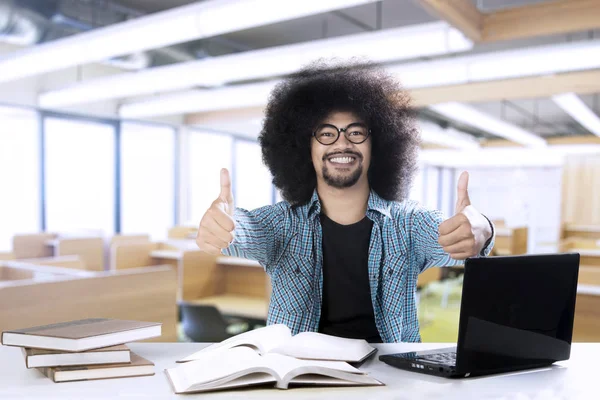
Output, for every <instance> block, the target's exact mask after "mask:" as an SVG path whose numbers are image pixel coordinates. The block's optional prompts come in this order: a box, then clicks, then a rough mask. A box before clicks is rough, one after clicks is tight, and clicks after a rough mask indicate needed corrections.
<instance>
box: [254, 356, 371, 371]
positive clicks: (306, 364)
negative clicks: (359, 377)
mask: <svg viewBox="0 0 600 400" xmlns="http://www.w3.org/2000/svg"><path fill="white" fill-rule="evenodd" d="M261 359H262V362H263V365H264V366H265V367H268V368H270V369H272V370H273V371H275V372H276V373H277V375H278V376H279V377H284V376H286V375H288V374H290V373H292V372H294V371H297V370H298V369H300V368H307V369H310V370H317V369H319V368H322V369H331V370H337V371H344V372H349V373H353V374H363V373H364V372H362V371H361V370H359V369H356V368H354V367H353V366H351V365H350V364H348V363H346V362H343V361H320V360H299V359H297V358H293V357H288V356H284V355H281V354H275V353H269V354H266V355H264V356H262V357H261Z"/></svg>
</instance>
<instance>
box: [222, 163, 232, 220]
mask: <svg viewBox="0 0 600 400" xmlns="http://www.w3.org/2000/svg"><path fill="white" fill-rule="evenodd" d="M219 199H220V200H221V201H223V202H224V203H227V206H228V207H227V212H228V213H229V214H232V213H233V192H232V191H231V178H230V177H229V171H228V170H227V168H223V169H221V193H220V194H219Z"/></svg>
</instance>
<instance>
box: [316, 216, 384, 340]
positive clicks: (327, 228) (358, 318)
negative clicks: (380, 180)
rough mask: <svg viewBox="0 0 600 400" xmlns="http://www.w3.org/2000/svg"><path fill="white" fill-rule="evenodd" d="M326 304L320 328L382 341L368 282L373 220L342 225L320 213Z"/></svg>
mask: <svg viewBox="0 0 600 400" xmlns="http://www.w3.org/2000/svg"><path fill="white" fill-rule="evenodd" d="M321 226H322V228H323V304H322V308H321V322H320V324H319V332H322V333H326V334H328V335H334V336H341V337H347V338H353V339H365V340H366V341H368V342H370V343H381V337H380V336H379V332H378V331H377V327H376V325H375V316H374V313H373V304H372V302H371V289H370V284H369V264H368V262H369V244H370V241H371V229H372V227H373V221H371V220H370V219H369V218H367V217H365V218H363V219H362V220H361V221H359V222H357V223H355V224H351V225H340V224H338V223H336V222H334V221H332V220H331V219H329V218H328V217H327V216H326V215H324V214H321Z"/></svg>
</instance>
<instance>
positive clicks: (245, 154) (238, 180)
mask: <svg viewBox="0 0 600 400" xmlns="http://www.w3.org/2000/svg"><path fill="white" fill-rule="evenodd" d="M235 167H236V168H235V177H234V179H233V182H234V183H235V192H234V193H235V205H236V207H241V208H245V209H247V210H252V209H254V208H258V207H262V206H266V205H269V204H272V203H273V185H272V184H271V180H272V178H271V173H270V172H269V169H268V168H267V167H266V166H265V165H264V164H263V162H262V156H261V151H260V146H259V145H258V143H256V142H252V141H246V140H237V141H236V142H235Z"/></svg>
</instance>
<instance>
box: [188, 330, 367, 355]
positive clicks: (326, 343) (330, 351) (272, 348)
mask: <svg viewBox="0 0 600 400" xmlns="http://www.w3.org/2000/svg"><path fill="white" fill-rule="evenodd" d="M238 346H249V347H251V348H253V349H255V350H256V351H258V353H259V354H262V355H265V354H268V353H271V354H282V355H286V356H290V357H295V358H300V359H308V360H329V361H346V362H349V363H361V362H362V361H364V360H365V359H367V358H368V357H369V356H371V355H372V354H375V352H376V351H377V349H375V348H374V347H373V346H371V345H369V343H367V342H366V341H365V340H362V339H346V338H340V337H336V336H330V335H325V334H322V333H316V332H302V333H299V334H297V335H295V336H292V333H291V332H290V329H289V328H288V327H287V326H286V325H283V324H276V325H269V326H266V327H264V328H260V329H255V330H253V331H249V332H246V333H242V334H240V335H237V336H234V337H231V338H229V339H227V340H224V341H222V342H220V343H215V344H213V345H210V346H208V347H205V348H203V349H202V350H200V351H198V352H196V353H194V354H192V355H189V356H187V357H185V358H183V359H181V360H178V361H177V362H187V361H193V360H197V359H199V357H202V356H203V354H204V353H207V352H212V351H215V350H220V349H229V348H234V347H238Z"/></svg>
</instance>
